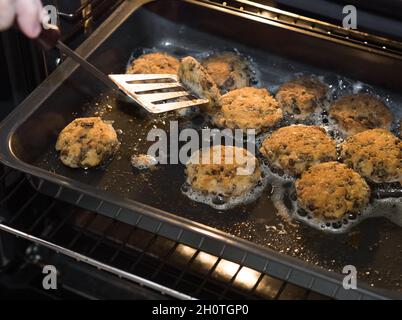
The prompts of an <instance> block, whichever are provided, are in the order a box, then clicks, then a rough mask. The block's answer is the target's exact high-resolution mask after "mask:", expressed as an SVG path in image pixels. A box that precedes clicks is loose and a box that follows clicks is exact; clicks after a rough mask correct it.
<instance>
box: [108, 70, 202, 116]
mask: <svg viewBox="0 0 402 320" xmlns="http://www.w3.org/2000/svg"><path fill="white" fill-rule="evenodd" d="M109 78H110V79H112V81H113V82H114V83H115V84H116V85H117V86H118V87H119V88H120V90H122V91H123V92H124V93H125V94H126V95H128V96H129V97H131V98H132V99H133V100H134V101H135V102H137V103H138V104H139V105H141V106H142V107H144V108H145V109H147V110H148V111H149V112H152V113H162V112H167V111H172V110H176V109H182V108H188V107H192V106H199V105H202V104H205V103H208V102H209V100H208V99H194V97H193V96H192V95H191V93H189V92H188V91H186V90H185V89H184V88H183V85H182V84H181V83H180V82H179V80H178V77H177V75H174V74H110V75H109ZM183 97H186V99H185V100H184V99H183V100H182V99H180V101H177V99H179V98H183Z"/></svg>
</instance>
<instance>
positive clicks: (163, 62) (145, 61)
mask: <svg viewBox="0 0 402 320" xmlns="http://www.w3.org/2000/svg"><path fill="white" fill-rule="evenodd" d="M179 64H180V62H179V60H178V59H176V58H175V57H172V56H170V55H168V54H167V53H164V52H155V53H148V54H144V55H142V56H140V57H139V58H137V59H135V60H134V61H133V62H132V63H131V65H130V66H129V67H128V68H127V73H146V74H153V73H155V74H177V71H178V69H179Z"/></svg>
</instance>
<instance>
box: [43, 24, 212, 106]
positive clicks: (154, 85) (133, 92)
mask: <svg viewBox="0 0 402 320" xmlns="http://www.w3.org/2000/svg"><path fill="white" fill-rule="evenodd" d="M59 38H60V30H59V29H58V27H57V26H55V25H50V24H49V25H47V28H46V29H43V30H42V33H41V34H40V36H39V38H38V41H39V43H40V44H41V45H42V46H43V47H44V48H46V49H49V48H53V47H57V48H58V49H60V51H61V52H63V53H64V54H65V55H67V56H68V57H70V58H72V59H73V60H74V61H76V62H78V63H79V64H80V65H81V66H82V67H83V68H85V69H86V70H87V71H89V72H90V73H91V74H92V75H94V76H95V77H96V78H97V79H99V80H100V81H102V82H103V83H104V84H106V85H107V86H108V87H109V88H112V89H113V90H116V91H117V92H119V93H120V94H123V95H124V96H125V97H127V96H128V97H130V98H131V100H133V101H134V102H136V103H137V104H139V105H140V106H142V107H143V108H145V109H146V110H148V111H149V112H151V113H162V112H167V111H172V110H176V109H182V108H188V107H192V106H199V105H202V104H205V103H208V102H209V100H208V99H194V98H193V96H192V95H191V93H189V92H188V91H186V90H185V89H184V87H183V85H182V84H180V83H179V81H178V77H177V76H176V75H174V74H111V75H109V76H106V75H105V74H104V73H103V72H101V71H100V70H99V69H98V68H96V67H95V66H93V65H92V64H90V63H89V62H88V61H87V60H85V59H84V58H82V57H81V56H80V55H79V54H77V53H76V52H75V51H73V50H71V49H70V48H69V47H67V46H66V45H65V44H63V43H62V42H61V41H60V40H59ZM182 97H187V99H186V100H182V101H175V100H177V99H178V98H182Z"/></svg>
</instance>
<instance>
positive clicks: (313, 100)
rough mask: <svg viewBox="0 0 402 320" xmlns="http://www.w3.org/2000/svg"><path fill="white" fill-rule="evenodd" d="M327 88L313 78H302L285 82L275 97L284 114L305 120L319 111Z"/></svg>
mask: <svg viewBox="0 0 402 320" xmlns="http://www.w3.org/2000/svg"><path fill="white" fill-rule="evenodd" d="M327 92H328V87H327V85H325V84H324V83H322V82H321V81H320V80H318V79H317V78H315V77H309V76H302V77H298V78H296V79H293V80H290V81H287V82H285V83H284V84H283V85H282V86H281V87H280V88H279V90H278V92H277V93H276V95H275V98H276V100H278V102H279V105H280V106H281V108H282V109H283V111H284V112H286V113H288V114H291V115H293V116H294V117H295V118H296V119H306V118H308V117H309V116H310V115H311V114H312V113H314V112H316V111H318V110H320V108H321V107H322V104H323V102H324V101H325V99H326V97H327Z"/></svg>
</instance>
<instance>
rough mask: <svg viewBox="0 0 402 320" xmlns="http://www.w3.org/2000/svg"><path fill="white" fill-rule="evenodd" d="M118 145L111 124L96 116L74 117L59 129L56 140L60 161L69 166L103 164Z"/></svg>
mask: <svg viewBox="0 0 402 320" xmlns="http://www.w3.org/2000/svg"><path fill="white" fill-rule="evenodd" d="M119 146H120V142H119V140H118V139H117V134H116V131H115V130H114V129H113V126H112V125H111V124H110V123H107V122H105V121H103V120H102V119H101V118H98V117H92V118H78V119H75V120H74V121H73V122H71V123H70V124H69V125H67V126H66V127H65V128H64V129H63V130H62V131H61V133H60V135H59V137H58V139H57V142H56V150H57V151H60V160H61V162H63V163H64V164H65V165H66V166H68V167H71V168H78V167H81V168H91V167H95V166H98V165H100V164H104V163H105V162H106V161H107V160H109V159H110V158H111V157H112V156H113V155H114V154H115V153H116V151H117V150H118V149H119Z"/></svg>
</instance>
